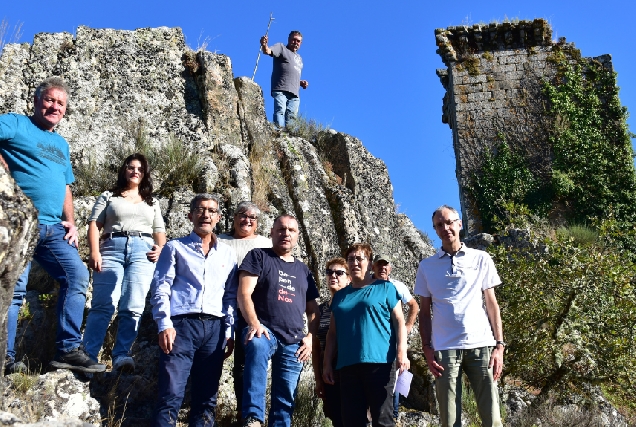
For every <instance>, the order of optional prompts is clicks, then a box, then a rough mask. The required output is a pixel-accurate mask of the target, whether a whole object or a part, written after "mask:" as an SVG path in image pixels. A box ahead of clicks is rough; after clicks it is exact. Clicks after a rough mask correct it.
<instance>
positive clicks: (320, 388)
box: [314, 377, 325, 399]
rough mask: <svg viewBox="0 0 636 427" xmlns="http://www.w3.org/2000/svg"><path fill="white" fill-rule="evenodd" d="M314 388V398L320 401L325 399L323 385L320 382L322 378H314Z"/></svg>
mask: <svg viewBox="0 0 636 427" xmlns="http://www.w3.org/2000/svg"><path fill="white" fill-rule="evenodd" d="M315 380H316V387H314V392H315V393H316V397H318V398H320V399H324V398H325V383H324V382H323V381H322V378H320V377H315Z"/></svg>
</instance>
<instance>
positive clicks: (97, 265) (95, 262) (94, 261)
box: [88, 252, 102, 271]
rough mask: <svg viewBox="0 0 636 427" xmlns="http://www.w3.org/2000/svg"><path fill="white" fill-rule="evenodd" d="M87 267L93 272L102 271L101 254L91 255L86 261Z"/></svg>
mask: <svg viewBox="0 0 636 427" xmlns="http://www.w3.org/2000/svg"><path fill="white" fill-rule="evenodd" d="M88 266H89V267H90V268H92V269H93V270H95V271H102V254H101V253H99V252H97V253H91V254H90V257H89V259H88Z"/></svg>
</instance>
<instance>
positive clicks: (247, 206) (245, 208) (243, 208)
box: [234, 200, 261, 216]
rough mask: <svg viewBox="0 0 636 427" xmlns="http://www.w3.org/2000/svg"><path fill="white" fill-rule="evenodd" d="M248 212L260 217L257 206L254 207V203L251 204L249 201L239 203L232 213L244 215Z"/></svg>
mask: <svg viewBox="0 0 636 427" xmlns="http://www.w3.org/2000/svg"><path fill="white" fill-rule="evenodd" d="M249 211H252V212H254V214H255V215H256V216H260V215H261V210H260V209H259V208H258V206H256V203H253V202H251V201H249V200H243V201H242V202H241V203H239V204H238V205H237V206H236V211H234V213H235V214H240V213H246V212H249Z"/></svg>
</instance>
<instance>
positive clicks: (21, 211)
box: [0, 165, 38, 372]
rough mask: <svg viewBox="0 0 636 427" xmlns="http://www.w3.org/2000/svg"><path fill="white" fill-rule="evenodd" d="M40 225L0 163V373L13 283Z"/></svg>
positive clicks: (25, 262)
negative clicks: (0, 337)
mask: <svg viewBox="0 0 636 427" xmlns="http://www.w3.org/2000/svg"><path fill="white" fill-rule="evenodd" d="M37 225H38V222H37V211H36V209H35V208H34V207H33V204H32V203H31V201H30V200H29V199H28V198H27V197H26V196H25V195H24V193H22V190H20V188H19V187H18V186H17V185H16V184H15V182H14V181H13V179H12V178H11V176H10V175H9V174H8V173H7V171H6V169H5V168H4V167H2V166H1V165H0V333H1V334H2V335H1V336H2V339H0V355H2V357H1V358H0V372H4V355H5V354H6V351H7V341H6V338H5V337H6V333H7V332H6V331H7V310H8V308H9V305H10V304H11V297H12V295H13V285H14V284H15V282H16V281H17V280H18V277H20V274H22V271H23V270H24V268H25V267H26V264H27V262H28V261H29V260H30V259H31V256H32V255H33V248H34V246H35V243H36V242H37Z"/></svg>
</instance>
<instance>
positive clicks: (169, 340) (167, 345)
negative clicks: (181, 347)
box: [159, 328, 177, 354]
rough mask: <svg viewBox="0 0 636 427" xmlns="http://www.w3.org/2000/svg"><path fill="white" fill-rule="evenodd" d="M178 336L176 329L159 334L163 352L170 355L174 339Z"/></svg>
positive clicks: (169, 329) (165, 330)
mask: <svg viewBox="0 0 636 427" xmlns="http://www.w3.org/2000/svg"><path fill="white" fill-rule="evenodd" d="M176 336H177V331H176V330H175V328H168V329H164V330H163V331H161V332H159V347H161V350H162V351H163V352H164V353H166V354H170V352H171V351H172V344H174V339H175V338H176Z"/></svg>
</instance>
